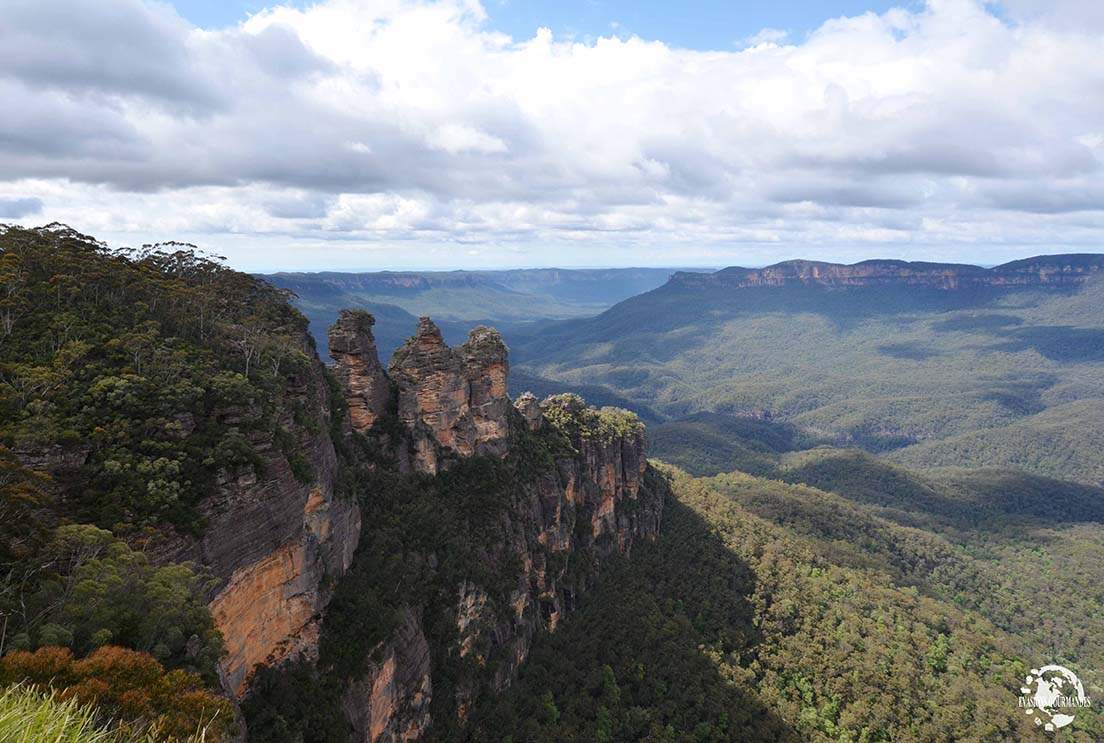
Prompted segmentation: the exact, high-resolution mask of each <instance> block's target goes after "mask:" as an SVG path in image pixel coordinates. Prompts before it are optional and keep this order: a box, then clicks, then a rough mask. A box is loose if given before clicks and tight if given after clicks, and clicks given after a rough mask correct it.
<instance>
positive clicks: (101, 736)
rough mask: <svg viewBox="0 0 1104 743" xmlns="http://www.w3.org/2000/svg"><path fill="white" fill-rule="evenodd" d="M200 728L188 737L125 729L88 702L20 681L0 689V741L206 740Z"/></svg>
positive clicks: (200, 742)
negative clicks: (33, 687)
mask: <svg viewBox="0 0 1104 743" xmlns="http://www.w3.org/2000/svg"><path fill="white" fill-rule="evenodd" d="M205 739H206V735H205V733H204V731H203V730H199V731H197V732H196V734H195V735H193V736H191V737H190V738H188V739H187V740H184V741H180V740H178V739H174V738H169V737H167V736H164V735H161V734H160V732H159V731H158V730H157V729H156V728H150V727H147V728H146V729H144V730H140V731H124V730H122V729H119V728H118V727H116V726H115V725H113V724H112V722H111V721H110V720H106V719H105V718H104V717H103V715H102V714H101V713H100V712H99V711H98V710H97V709H96V708H95V707H92V706H89V705H82V704H80V703H79V702H78V701H77V700H76V699H64V698H62V697H61V696H60V695H59V694H58V692H56V691H53V692H49V693H44V692H40V691H36V690H34V689H32V688H29V687H26V686H22V685H17V686H12V687H9V688H7V689H4V690H2V691H0V743H168V741H174V743H203V742H204V741H205Z"/></svg>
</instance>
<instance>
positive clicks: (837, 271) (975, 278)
mask: <svg viewBox="0 0 1104 743" xmlns="http://www.w3.org/2000/svg"><path fill="white" fill-rule="evenodd" d="M1101 272H1104V254H1100V253H1065V254H1057V255H1038V256H1032V257H1030V258H1023V259H1020V260H1015V261H1010V262H1008V263H1003V264H1001V265H998V266H994V267H992V268H985V267H983V266H975V265H971V264H966V263H929V262H926V261H902V260H892V259H880V258H878V259H871V260H865V261H860V262H858V263H852V264H844V263H831V262H826V261H812V260H806V259H793V260H787V261H781V262H779V263H775V264H772V265H770V266H765V267H763V268H744V267H742V266H729V267H727V268H722V269H721V270H719V271H716V272H714V273H711V274H701V273H691V272H685V271H679V272H676V273H675V274H674V275H672V276H671V279H670V281H669V282H668V285H675V286H685V287H693V288H705V287H723V288H730V289H733V288H735V289H740V288H749V287H759V286H785V285H793V284H805V285H821V286H885V285H892V284H895V283H905V284H910V285H919V286H930V287H934V288H938V289H959V288H966V287H973V286H1038V285H1078V284H1080V283H1082V282H1083V281H1084V280H1085V279H1086V278H1087V277H1089V276H1092V275H1095V274H1099V273H1101Z"/></svg>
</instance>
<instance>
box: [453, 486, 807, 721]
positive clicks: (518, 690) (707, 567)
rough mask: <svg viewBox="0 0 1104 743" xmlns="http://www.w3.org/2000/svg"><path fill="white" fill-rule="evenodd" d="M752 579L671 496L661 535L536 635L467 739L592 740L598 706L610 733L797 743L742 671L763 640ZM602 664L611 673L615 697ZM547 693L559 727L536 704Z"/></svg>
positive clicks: (704, 525)
mask: <svg viewBox="0 0 1104 743" xmlns="http://www.w3.org/2000/svg"><path fill="white" fill-rule="evenodd" d="M754 587H755V575H754V574H753V572H752V570H751V568H750V567H749V566H748V565H747V564H746V563H745V562H744V561H742V560H741V559H740V558H739V557H737V556H736V555H735V554H733V553H732V552H731V551H730V550H729V549H728V548H727V547H726V546H725V545H724V544H723V542H722V541H721V540H720V539H719V538H718V537H717V536H716V535H715V534H714V533H713V532H712V531H711V529H710V527H709V525H708V524H707V523H706V522H705V521H704V520H703V519H702V518H701V517H700V516H699V515H698V514H696V513H694V512H693V511H692V510H691V509H689V508H688V507H686V506H685V505H682V504H681V503H679V502H678V501H676V500H675V499H674V498H668V499H667V502H666V507H665V512H664V527H663V536H662V537H661V538H660V539H659V540H657V542H655V543H652V544H645V545H640V546H638V547H637V548H636V549H635V551H634V552H633V554H632V556H631V557H630V558H628V559H624V560H620V561H618V562H617V563H615V564H613V565H611V566H609V569H608V570H606V572H604V573H603V574H602V576H601V577H600V578H599V580H598V584H597V585H596V586H595V587H594V588H593V589H592V590H591V591H590V592H588V594H587V595H586V597H585V599H584V601H583V603H582V605H581V606H580V608H579V610H578V611H577V612H576V613H575V614H574V615H571V616H570V617H569V618H568V619H567V620H566V621H565V622H563V623H562V624H561V625H560V627H559V629H558V630H557V631H556V632H555V633H552V634H550V635H544V636H543V637H541V638H540V639H539V640H538V641H537V642H536V643H535V645H534V648H533V652H532V654H531V655H530V658H529V660H528V661H527V662H526V664H525V665H524V666H523V667H522V671H521V676H520V678H519V680H518V683H517V685H516V687H515V688H514V689H513V690H511V692H510V693H509V694H507V695H506V696H505V697H503V698H501V699H500V700H499V701H498V703H497V705H496V706H495V709H494V711H493V712H491V713H490V714H488V715H486V716H484V717H483V720H482V723H481V725H477V726H476V727H475V729H474V730H473V737H472V738H470V740H472V741H476V740H496V739H497V738H495V737H493V736H494V735H499V736H501V735H503V734H510V735H513V740H514V741H515V742H516V743H538V742H540V743H543V742H544V741H551V740H578V741H583V740H586V741H590V740H595V739H596V738H595V731H596V728H597V718H598V717H599V716H600V714H602V713H600V712H599V709H600V708H601V707H605V708H606V709H607V710H609V711H610V712H611V717H612V719H613V721H614V738H613V739H614V740H640V739H643V738H645V737H647V735H648V734H649V731H656V730H659V731H662V730H663V729H664V728H667V727H668V726H669V729H670V730H673V731H674V737H670V738H668V737H662V739H663V740H668V739H670V740H729V741H785V742H786V743H790V742H791V741H792V742H794V743H796V741H798V740H800V739H799V737H798V736H797V734H796V733H795V731H794V730H793V729H792V728H791V727H790V726H789V725H788V724H787V723H786V722H785V721H783V720H782V719H780V718H779V717H778V716H777V715H776V714H775V713H774V712H773V711H772V710H771V709H769V708H768V707H766V706H765V705H764V704H763V703H762V702H761V701H760V700H759V699H758V697H757V696H756V695H755V692H754V690H753V688H752V685H753V684H754V678H753V676H752V675H751V674H750V673H749V672H746V671H744V670H742V668H739V667H738V666H746V665H747V664H748V663H749V662H750V660H751V659H752V658H753V657H754V654H755V647H756V645H757V644H758V642H759V640H760V638H759V634H758V631H757V630H756V628H755V625H754V621H753V620H754V612H753V608H752V606H751V605H750V603H749V602H748V599H747V597H748V595H749V594H750V593H751V592H752V591H753V590H754ZM605 666H608V667H609V668H610V670H612V671H613V677H614V678H615V679H616V684H617V686H618V688H619V691H618V692H617V694H616V698H617V700H618V701H617V702H614V701H612V699H611V695H610V689H609V688H608V682H606V680H605V678H604V677H605V675H606V674H605V672H604V670H603V669H604V667H605ZM548 692H551V693H552V697H553V699H554V703H555V705H556V708H557V711H558V716H559V717H558V723H556V724H551V723H549V722H548V718H547V712H546V710H545V709H543V708H542V706H541V705H540V704H538V702H539V701H540V700H541V699H542V698H544V696H545V694H546V693H548ZM542 716H543V717H542ZM542 721H543V722H542ZM557 736H562V737H557Z"/></svg>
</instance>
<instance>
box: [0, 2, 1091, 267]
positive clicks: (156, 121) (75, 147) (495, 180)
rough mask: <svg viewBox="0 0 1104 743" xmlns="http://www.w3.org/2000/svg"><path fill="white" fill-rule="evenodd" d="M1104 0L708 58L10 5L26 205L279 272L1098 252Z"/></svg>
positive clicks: (5, 146)
mask: <svg viewBox="0 0 1104 743" xmlns="http://www.w3.org/2000/svg"><path fill="white" fill-rule="evenodd" d="M1089 6H1093V7H1089ZM1094 8H1095V4H1086V3H1077V2H1073V0H1070V1H1069V2H1066V3H1064V4H1063V3H1061V2H1059V3H1042V2H1041V1H1040V2H1035V0H1008V1H1007V3H1006V4H1005V5H1004V6H1001V8H1000V9H999V10H1000V13H996V12H995V9H994V6H991V5H987V4H985V3H983V2H982V0H930V1H929V3H928V4H927V6H926V7H924V8H921V9H918V10H911V11H910V10H903V9H895V10H892V11H889V12H887V13H884V14H881V15H878V14H874V13H867V14H864V15H860V16H856V17H852V18H840V19H835V20H832V21H829V22H828V23H826V24H824V26H822V27H821V28H820V29H818V30H817V31H816V32H814V33H813V34H811V35H810V36H809V37H808V38H807V39H805V40H804V41H802V42H800V43H797V42H794V41H792V40H789V43H788V44H787V45H785V46H781V45H779V42H782V41H784V40H787V39H786V37H785V35H784V34H783V32H779V31H776V30H773V29H765V30H764V31H763V32H762V33H760V34H759V35H758V36H757V37H756V39H754V40H751V41H749V42H748V43H749V44H751V46H750V47H749V48H746V49H743V50H739V51H715V52H698V51H688V50H683V49H677V48H673V47H671V46H668V45H666V44H663V43H661V42H656V41H645V40H642V39H639V38H635V37H611V38H600V39H597V40H594V41H592V42H588V43H581V42H576V41H568V40H559V39H556V38H555V37H554V36H553V34H552V33H551V32H550V31H548V30H547V29H541V30H539V31H537V32H536V33H535V34H534V36H533V37H532V38H530V39H517V40H514V39H510V38H508V37H506V36H504V35H502V34H499V33H495V32H492V31H489V30H488V28H487V20H486V13H485V12H484V10H483V8H482V7H481V6H480V5H479V4H478V3H477V2H474V0H467V1H462V0H440V1H437V2H431V1H429V0H324V1H323V2H320V3H318V4H316V5H313V6H311V7H309V8H306V9H294V8H290V7H275V8H272V9H269V10H267V11H264V12H261V13H258V14H256V15H253V16H252V17H250V18H249V20H248V21H246V22H244V23H243V24H241V25H240V26H237V27H232V28H228V29H222V30H218V31H207V30H201V29H196V28H194V27H191V26H190V25H188V24H187V23H186V22H184V21H183V20H182V19H180V18H179V17H178V16H177V15H176V14H175V13H173V12H172V10H171V8H169V7H168V6H165V5H161V4H159V3H154V2H143V1H142V0H101V2H98V3H95V4H94V5H89V4H84V3H72V2H67V1H66V0H9V1H8V2H7V3H6V4H5V23H4V24H2V25H0V106H2V108H3V110H4V111H6V112H7V114H6V115H5V116H4V117H0V174H2V176H0V178H3V179H4V180H0V199H2V200H3V203H4V204H8V205H9V207H8V208H6V210H5V211H6V213H8V214H12V215H14V216H15V217H16V218H18V219H20V221H23V222H38V221H45V220H51V219H57V220H60V221H66V222H70V223H72V224H73V225H74V226H76V227H78V228H80V229H82V230H84V231H86V232H92V233H96V234H100V235H101V236H104V237H107V238H110V239H115V240H125V241H129V242H142V241H147V240H151V239H167V238H174V237H192V238H193V239H197V241H198V242H201V243H204V244H206V245H210V246H212V247H214V248H216V249H217V250H219V251H220V252H223V253H225V254H227V255H229V256H230V257H231V258H232V259H233V260H235V261H236V262H238V263H239V265H243V266H246V267H251V268H253V267H255V268H272V267H276V266H279V265H292V264H294V265H296V266H298V267H302V266H304V265H312V264H311V261H314V264H315V265H318V266H319V267H322V266H324V265H329V264H334V265H336V264H337V263H342V265H350V262H352V265H358V266H364V265H370V263H369V258H370V260H371V261H372V262H376V263H380V262H384V261H385V260H386V261H390V262H388V263H387V265H390V266H396V265H403V264H409V265H415V264H419V263H420V264H423V265H425V264H426V263H433V264H434V265H445V264H449V260H448V259H447V256H450V255H453V256H456V257H455V259H454V260H453V262H452V264H450V265H455V264H460V263H463V262H464V261H466V260H469V259H476V258H477V259H478V260H479V261H483V262H486V263H494V262H495V261H496V260H501V261H517V260H525V261H528V262H530V263H533V262H537V263H540V262H559V263H572V262H574V263H589V264H596V263H621V262H635V261H638V260H640V258H639V256H650V257H649V258H647V260H650V261H652V262H656V261H659V262H662V263H667V264H676V263H688V262H692V261H694V260H701V261H703V262H718V261H717V260H715V259H716V257H717V256H718V255H721V254H727V255H729V256H731V257H730V258H728V259H725V260H723V261H719V262H737V261H743V262H753V261H760V260H770V259H771V258H773V257H792V256H795V255H807V256H820V257H833V256H837V257H842V256H845V255H853V254H854V253H855V251H859V252H860V253H861V254H862V256H867V255H875V254H879V253H883V254H887V253H893V254H900V255H918V256H919V255H923V256H924V257H933V256H932V252H933V251H935V252H939V251H942V254H941V255H940V257H946V258H952V257H956V256H958V257H970V258H974V257H977V259H979V260H980V259H981V256H983V255H989V254H991V253H993V252H998V253H1000V252H1002V251H1003V254H1023V253H1024V252H1037V251H1038V250H1041V249H1042V248H1043V247H1045V248H1047V249H1052V248H1055V247H1060V246H1080V249H1093V248H1096V247H1097V246H1099V244H1100V243H1101V237H1102V236H1104V231H1102V230H1104V226H1102V221H1104V201H1102V199H1104V172H1102V160H1104V146H1102V145H1101V142H1102V141H1104V135H1102V133H1101V129H1100V122H1101V121H1104V62H1102V60H1101V55H1100V49H1101V45H1102V43H1104V23H1098V22H1097V21H1098V20H1100V19H1099V18H1098V16H1099V13H1097V11H1096V10H1095V9H1094ZM998 15H1000V16H1001V17H998ZM752 42H754V43H752ZM11 204H17V205H21V206H18V208H16V207H12V206H10V205H11ZM28 205H34V206H35V207H36V209H29V208H28ZM196 236H198V237H196ZM250 241H252V242H250ZM472 243H479V244H481V245H482V247H481V248H480V249H479V252H478V255H475V256H469V255H468V251H469V250H470V249H471V248H470V247H465V246H470V245H471V244H472ZM338 244H340V245H341V248H340V250H338V249H337V248H334V250H333V251H330V252H325V251H322V250H321V249H320V246H325V245H334V246H336V245H338ZM397 244H402V245H403V246H404V247H403V249H402V250H396V251H388V250H386V249H381V250H377V249H372V250H365V251H364V252H363V253H362V255H364V256H366V258H365V259H364V260H363V261H361V262H359V263H357V262H356V260H357V259H356V258H355V256H356V255H357V254H356V252H355V251H352V250H350V249H349V248H348V246H350V245H357V246H365V247H372V246H377V247H379V246H383V248H386V246H392V245H397ZM253 245H258V246H265V247H266V248H267V249H265V250H262V249H258V250H253V248H252V246H253ZM536 246H552V247H554V248H555V249H556V250H558V251H561V252H558V253H556V254H555V255H549V256H547V257H546V258H545V259H543V260H541V259H540V258H539V256H540V255H541V254H540V252H539V250H536ZM519 247H521V248H526V250H523V251H516V250H514V249H515V248H519ZM529 248H533V249H529ZM304 251H313V252H309V253H307V252H304ZM442 256H445V257H446V258H444V259H443V258H442ZM534 256H537V257H536V258H535V257H534ZM656 256H660V257H661V258H656ZM695 256H696V257H695ZM862 256H860V257H862ZM258 260H259V261H260V262H259V263H251V261H258Z"/></svg>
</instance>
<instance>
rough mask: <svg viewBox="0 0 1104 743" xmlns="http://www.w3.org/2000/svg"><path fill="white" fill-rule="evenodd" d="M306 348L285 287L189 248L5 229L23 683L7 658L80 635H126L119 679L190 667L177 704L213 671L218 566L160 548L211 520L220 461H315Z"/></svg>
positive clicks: (3, 290)
mask: <svg viewBox="0 0 1104 743" xmlns="http://www.w3.org/2000/svg"><path fill="white" fill-rule="evenodd" d="M312 359H313V342H312V341H311V340H310V338H309V336H308V335H307V334H306V321H305V319H304V318H303V317H302V315H300V314H299V313H298V312H297V311H296V310H295V309H294V308H293V307H291V305H290V304H289V303H288V301H287V293H286V292H283V291H281V290H278V289H275V288H273V287H272V286H270V285H268V284H267V283H265V282H264V281H261V280H259V279H256V278H254V277H251V276H248V275H246V274H242V273H238V272H236V271H232V270H230V269H228V268H226V267H224V266H222V265H221V264H220V263H219V262H218V261H217V260H211V259H208V258H205V257H203V256H202V255H200V254H198V253H197V252H196V251H195V250H194V248H193V247H192V246H188V245H182V244H177V243H169V244H165V245H155V246H145V247H143V248H142V249H140V250H111V249H109V248H108V247H107V246H106V245H104V244H103V243H100V242H98V241H96V240H95V239H93V238H91V237H88V236H86V235H81V234H79V233H77V232H75V231H74V230H71V229H69V228H67V227H64V226H62V225H50V226H47V227H43V228H38V229H23V228H19V227H10V226H4V227H0V652H6V653H7V655H5V656H4V659H3V662H4V663H5V664H7V666H6V668H7V670H8V676H7V677H6V678H7V681H9V682H15V681H22V680H26V679H24V678H17V676H18V675H19V674H18V673H15V671H13V670H12V668H14V666H12V664H13V663H17V661H18V659H20V658H25V657H28V656H25V655H24V653H25V652H26V651H36V650H37V651H38V653H48V652H55V651H56V652H66V653H67V652H70V650H71V651H72V652H73V653H74V654H75V656H74V657H76V658H77V660H75V661H73V664H72V667H73V668H83V666H81V665H80V664H82V663H84V662H85V660H80V658H81V656H88V657H87V659H86V660H88V661H90V662H91V661H92V659H94V658H97V657H101V656H99V655H98V654H99V653H101V652H102V650H103V648H104V647H105V646H108V645H112V646H117V645H121V646H125V647H126V648H129V649H132V650H135V651H142V652H143V653H145V654H144V655H141V656H140V657H142V658H145V659H147V661H148V662H146V661H143V663H145V665H143V663H138V662H135V663H132V664H131V665H130V666H129V667H128V668H129V670H128V671H127V672H126V673H123V672H120V674H121V675H120V677H119V679H122V678H123V677H125V676H126V675H127V674H129V673H131V672H133V673H135V674H138V675H137V676H135V678H139V677H140V676H141V674H140V673H139V669H141V668H146V669H147V670H148V668H149V665H148V664H149V663H152V664H155V665H157V666H158V667H160V665H161V664H163V665H164V666H166V667H168V668H169V669H173V670H170V671H169V673H168V674H167V675H166V676H165V677H166V678H168V677H169V676H172V674H176V673H186V674H189V675H188V676H187V678H188V679H189V680H188V688H187V689H183V688H182V687H178V688H176V692H174V693H173V694H172V695H170V696H171V697H172V699H170V696H166V697H165V700H166V701H165V703H166V705H169V706H171V705H172V704H179V705H185V704H186V702H187V700H188V699H190V698H191V697H190V696H189V695H191V694H192V687H193V686H195V689H197V690H198V689H200V688H201V687H204V686H208V687H209V686H214V685H216V684H217V678H216V672H215V664H216V661H217V659H218V657H219V656H220V654H221V652H222V640H221V636H220V635H219V633H218V632H217V631H216V630H215V628H214V622H213V620H212V618H211V615H210V612H209V610H208V608H207V599H208V593H209V590H210V588H211V586H210V582H209V579H208V578H207V577H206V576H205V575H204V574H203V573H202V571H200V570H198V569H197V568H195V567H194V566H192V565H188V564H184V565H163V564H154V563H153V562H152V561H151V559H150V557H148V556H147V554H146V553H147V550H148V548H149V547H151V546H154V547H155V546H156V545H157V544H163V543H164V541H165V540H166V537H169V538H171V537H173V536H174V532H175V534H176V535H185V536H187V535H192V536H194V535H196V534H198V533H200V532H201V531H202V529H203V526H204V523H203V518H202V515H201V512H200V509H199V505H200V503H201V502H202V501H203V500H204V498H206V497H207V496H208V495H210V494H211V493H212V492H213V491H214V488H215V487H216V486H217V484H218V478H219V477H220V476H221V474H222V473H226V472H232V473H242V474H245V473H248V472H249V471H250V470H253V471H254V472H255V473H256V474H257V475H261V474H263V472H261V469H262V467H263V466H264V465H263V462H264V459H265V457H271V456H273V454H265V453H264V452H265V450H269V451H270V452H275V456H280V454H281V453H282V454H283V455H284V456H285V457H286V458H287V460H288V466H289V468H290V469H291V471H292V472H293V473H294V474H295V476H296V477H299V478H300V479H304V480H305V479H309V478H310V477H311V476H312V473H311V468H310V466H309V463H307V462H306V461H305V459H303V455H302V453H301V452H300V451H299V450H300V449H301V448H302V447H301V444H302V438H303V437H305V436H306V435H308V434H310V433H312V432H315V431H317V430H320V429H319V427H320V426H321V425H322V420H321V415H320V414H319V413H318V412H317V411H318V410H319V409H320V408H321V405H318V404H314V403H316V402H319V400H320V397H319V396H320V395H322V394H325V390H324V389H315V387H316V386H317V382H318V379H319V377H318V375H316V374H314V373H312V369H311V365H312V363H314V362H313V361H312ZM150 551H151V552H152V553H153V554H156V550H150ZM59 647H64V648H65V650H63V651H62V650H58V648H59ZM120 652H123V651H120ZM29 657H36V658H37V657H39V656H38V655H37V654H36V655H34V656H29ZM134 657H135V658H137V657H139V656H134ZM21 667H22V666H21ZM27 668H30V667H29V666H28V667H27ZM27 668H24V670H27ZM191 674H195V675H194V676H193V675H191ZM28 678H29V677H28ZM65 678H69V677H68V676H57V684H60V685H64V684H63V682H62V679H65ZM173 678H177V677H173ZM119 679H116V680H115V681H108V682H105V683H107V684H108V685H109V686H111V685H114V686H117V687H118V688H120V689H124V688H125V686H119V683H120V680H119ZM193 679H195V680H196V681H195V684H193ZM70 680H72V681H73V684H74V685H76V686H81V688H86V687H89V684H92V685H93V686H95V685H98V684H100V683H101V682H99V681H95V683H93V682H92V681H80V680H75V677H73V678H72V679H70ZM59 688H60V687H59ZM177 692H180V693H177ZM64 693H69V692H64ZM73 693H76V692H73ZM196 693H199V692H198V691H196ZM131 696H132V697H133V695H131ZM166 710H168V707H167V708H166ZM182 710H183V707H181V708H180V709H178V710H177V711H178V712H180V711H182ZM158 714H161V713H158ZM193 732H194V731H193Z"/></svg>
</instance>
